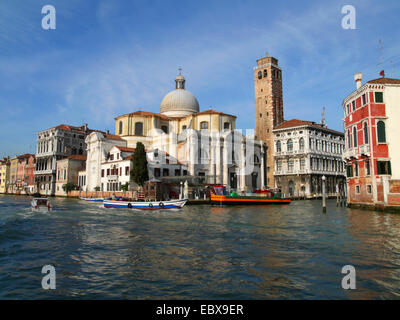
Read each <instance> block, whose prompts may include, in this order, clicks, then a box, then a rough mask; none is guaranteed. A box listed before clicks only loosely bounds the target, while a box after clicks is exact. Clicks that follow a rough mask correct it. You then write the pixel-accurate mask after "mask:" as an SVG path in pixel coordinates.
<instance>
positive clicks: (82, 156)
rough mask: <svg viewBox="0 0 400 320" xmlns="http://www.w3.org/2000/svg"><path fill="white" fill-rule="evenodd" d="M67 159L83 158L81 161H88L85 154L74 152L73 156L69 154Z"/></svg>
mask: <svg viewBox="0 0 400 320" xmlns="http://www.w3.org/2000/svg"><path fill="white" fill-rule="evenodd" d="M67 159H69V160H81V161H86V159H87V156H84V155H82V154H74V155H72V156H68V157H67Z"/></svg>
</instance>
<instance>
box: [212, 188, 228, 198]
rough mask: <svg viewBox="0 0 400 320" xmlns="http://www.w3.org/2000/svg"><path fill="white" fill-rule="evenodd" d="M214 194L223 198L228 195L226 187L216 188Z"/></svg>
mask: <svg viewBox="0 0 400 320" xmlns="http://www.w3.org/2000/svg"><path fill="white" fill-rule="evenodd" d="M214 193H215V194H216V195H218V196H223V195H227V194H228V193H227V192H226V188H225V187H224V186H218V187H214Z"/></svg>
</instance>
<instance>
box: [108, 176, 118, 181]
mask: <svg viewBox="0 0 400 320" xmlns="http://www.w3.org/2000/svg"><path fill="white" fill-rule="evenodd" d="M107 181H110V182H111V181H113V182H116V181H118V175H109V176H107Z"/></svg>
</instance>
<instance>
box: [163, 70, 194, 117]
mask: <svg viewBox="0 0 400 320" xmlns="http://www.w3.org/2000/svg"><path fill="white" fill-rule="evenodd" d="M185 81H186V80H185V78H184V77H183V76H182V75H181V74H180V75H179V76H177V77H176V79H175V83H176V89H175V90H173V91H171V92H169V93H168V94H167V95H166V96H165V97H164V99H163V100H162V101H161V108H160V112H161V113H162V114H164V115H166V116H168V117H184V116H187V115H189V114H192V113H197V112H199V102H198V101H197V99H196V97H195V96H194V95H193V94H192V93H191V92H189V91H187V90H186V89H185Z"/></svg>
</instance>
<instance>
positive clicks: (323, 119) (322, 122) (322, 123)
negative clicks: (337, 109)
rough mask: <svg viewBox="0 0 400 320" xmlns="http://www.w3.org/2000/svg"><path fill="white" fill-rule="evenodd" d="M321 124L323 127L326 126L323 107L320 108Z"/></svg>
mask: <svg viewBox="0 0 400 320" xmlns="http://www.w3.org/2000/svg"><path fill="white" fill-rule="evenodd" d="M321 125H322V126H323V127H326V119H325V107H323V108H322V113H321Z"/></svg>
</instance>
